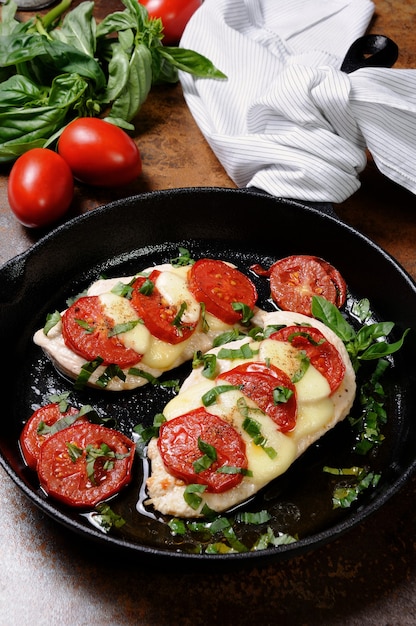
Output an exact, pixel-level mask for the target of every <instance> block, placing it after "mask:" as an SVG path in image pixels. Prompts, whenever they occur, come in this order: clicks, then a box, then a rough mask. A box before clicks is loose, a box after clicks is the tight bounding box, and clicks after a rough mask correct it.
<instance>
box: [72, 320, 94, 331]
mask: <svg viewBox="0 0 416 626" xmlns="http://www.w3.org/2000/svg"><path fill="white" fill-rule="evenodd" d="M74 322H75V323H76V324H78V326H80V327H81V328H82V329H83V330H85V332H86V333H87V334H88V335H92V333H93V332H94V331H95V326H91V324H88V322H86V321H85V320H83V319H79V318H75V319H74Z"/></svg>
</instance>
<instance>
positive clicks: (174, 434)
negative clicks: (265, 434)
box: [158, 407, 247, 493]
mask: <svg viewBox="0 0 416 626" xmlns="http://www.w3.org/2000/svg"><path fill="white" fill-rule="evenodd" d="M204 444H208V446H212V449H213V450H215V455H214V456H215V457H216V458H215V459H211V461H212V462H211V464H210V465H209V467H207V468H206V469H201V470H200V461H201V459H202V457H204V455H205V454H206V452H204V447H203V446H204ZM158 447H159V451H160V454H161V456H162V460H163V462H164V464H165V467H166V468H167V470H168V471H169V472H170V473H171V474H173V476H176V477H177V478H180V479H181V480H183V481H184V482H185V483H187V484H193V483H197V484H200V485H206V487H207V492H213V493H222V492H223V491H228V490H229V489H232V488H233V487H236V486H237V485H238V484H239V483H240V482H241V480H242V478H243V474H242V472H241V471H240V470H242V469H247V457H246V446H245V443H244V441H243V439H242V437H241V435H240V434H239V433H238V432H237V431H236V430H235V428H233V426H231V425H230V424H228V423H227V422H225V421H224V420H222V419H221V418H220V417H217V416H216V415H212V414H211V413H208V411H206V410H205V409H204V408H203V407H201V408H199V409H195V410H194V411H190V412H189V413H185V414H184V415H180V416H179V417H175V418H174V419H171V420H169V421H167V422H165V423H164V424H162V426H161V428H160V432H159V439H158ZM208 458H209V455H208ZM201 466H203V464H201ZM224 466H226V467H231V468H233V469H234V470H236V471H235V472H234V473H222V472H221V468H222V467H224Z"/></svg>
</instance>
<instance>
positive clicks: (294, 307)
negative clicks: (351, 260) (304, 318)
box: [252, 254, 347, 316]
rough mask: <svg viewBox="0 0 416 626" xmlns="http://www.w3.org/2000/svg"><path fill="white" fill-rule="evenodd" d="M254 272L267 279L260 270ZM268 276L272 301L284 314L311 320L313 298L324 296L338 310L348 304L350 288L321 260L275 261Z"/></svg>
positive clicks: (297, 257) (295, 257)
mask: <svg viewBox="0 0 416 626" xmlns="http://www.w3.org/2000/svg"><path fill="white" fill-rule="evenodd" d="M252 269H253V270H254V271H257V273H258V274H259V275H265V272H264V270H262V269H261V268H259V267H258V266H253V268H252ZM267 274H268V275H269V276H270V291H271V295H272V298H273V300H274V301H275V302H276V304H277V305H278V306H279V307H280V308H281V309H283V310H284V311H295V312H297V313H303V314H304V315H308V316H311V315H312V311H311V307H312V298H313V296H322V297H323V298H325V299H326V300H329V302H331V303H332V304H334V305H335V306H337V307H338V308H340V307H341V306H342V305H343V304H344V303H345V299H346V296H347V287H346V283H345V280H344V278H343V277H342V275H341V273H340V272H339V271H338V270H337V269H336V268H335V267H334V266H333V265H331V264H330V263H328V262H327V261H325V260H324V259H321V258H319V257H316V256H310V255H305V254H297V255H292V256H288V257H285V258H284V259H280V260H279V261H276V263H274V264H273V265H272V266H271V268H270V269H269V270H268V271H267V272H266V275H267Z"/></svg>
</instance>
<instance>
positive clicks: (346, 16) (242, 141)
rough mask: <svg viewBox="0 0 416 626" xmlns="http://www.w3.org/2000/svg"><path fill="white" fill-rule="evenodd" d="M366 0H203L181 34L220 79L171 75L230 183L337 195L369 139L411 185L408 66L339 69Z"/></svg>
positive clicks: (412, 90)
mask: <svg viewBox="0 0 416 626" xmlns="http://www.w3.org/2000/svg"><path fill="white" fill-rule="evenodd" d="M373 12H374V5H373V3H372V2H371V0H204V2H203V4H202V6H201V7H200V8H199V9H198V10H197V11H196V13H195V14H194V15H193V17H192V18H191V20H190V22H189V23H188V25H187V27H186V29H185V33H184V35H183V37H182V40H181V46H183V47H185V48H190V49H193V50H196V51H197V52H200V53H201V54H203V55H205V56H206V57H208V58H209V59H210V60H211V61H212V62H213V63H214V64H215V65H216V66H217V67H218V68H219V69H220V70H222V72H224V74H226V75H227V80H211V79H198V78H194V77H192V76H191V75H190V74H185V73H182V72H181V73H180V80H181V84H182V87H183V92H184V96H185V99H186V102H187V104H188V107H189V109H190V111H191V113H192V115H193V117H194V119H195V121H196V123H197V124H198V126H199V128H200V129H201V131H202V133H203V134H204V136H205V138H206V139H207V141H208V143H209V144H210V146H211V148H212V150H213V151H214V153H215V154H216V155H217V157H218V159H219V160H220V162H221V163H222V165H223V166H224V168H225V170H226V172H227V173H228V175H229V176H230V178H231V179H232V180H233V181H234V182H235V184H236V185H237V186H238V187H257V188H260V189H263V190H264V191H267V192H269V193H271V194H273V195H275V196H278V197H285V198H293V199H298V200H311V201H321V202H342V201H343V200H345V199H346V198H348V197H349V196H351V195H352V194H353V193H354V192H355V191H356V190H357V189H358V188H359V186H360V181H359V174H360V172H361V171H362V170H363V169H364V167H365V165H366V163H367V153H366V149H368V150H369V151H370V152H371V154H372V156H373V159H374V162H375V163H376V165H377V166H378V168H379V169H380V171H382V172H383V173H384V174H385V175H386V176H388V177H390V178H391V179H392V180H394V181H396V182H397V183H399V184H401V185H402V186H404V187H406V188H407V189H409V190H411V191H412V192H413V193H416V115H415V114H416V71H415V70H413V69H410V70H400V69H394V68H393V69H391V68H362V69H358V70H356V71H355V72H352V73H351V74H345V73H344V72H341V71H340V69H339V68H340V67H341V64H342V61H343V58H344V56H345V54H346V52H347V50H348V48H349V47H350V45H351V44H352V43H353V42H354V41H355V39H357V38H358V37H360V36H361V35H363V34H364V33H365V31H366V29H367V27H368V25H369V23H370V20H371V17H372V15H373ZM404 155H406V156H405V158H404Z"/></svg>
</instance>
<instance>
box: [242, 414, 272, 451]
mask: <svg viewBox="0 0 416 626" xmlns="http://www.w3.org/2000/svg"><path fill="white" fill-rule="evenodd" d="M243 429H244V430H245V431H246V433H247V434H248V435H249V436H250V437H251V438H252V440H253V443H254V444H255V445H256V446H260V447H261V448H262V449H263V450H264V451H265V453H266V454H267V456H268V457H269V458H270V459H275V458H276V457H277V452H276V450H275V449H274V448H273V447H271V446H268V445H267V439H266V438H265V437H264V435H263V434H262V432H261V424H260V423H259V422H258V421H257V420H255V419H253V418H252V417H245V418H244V421H243Z"/></svg>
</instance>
